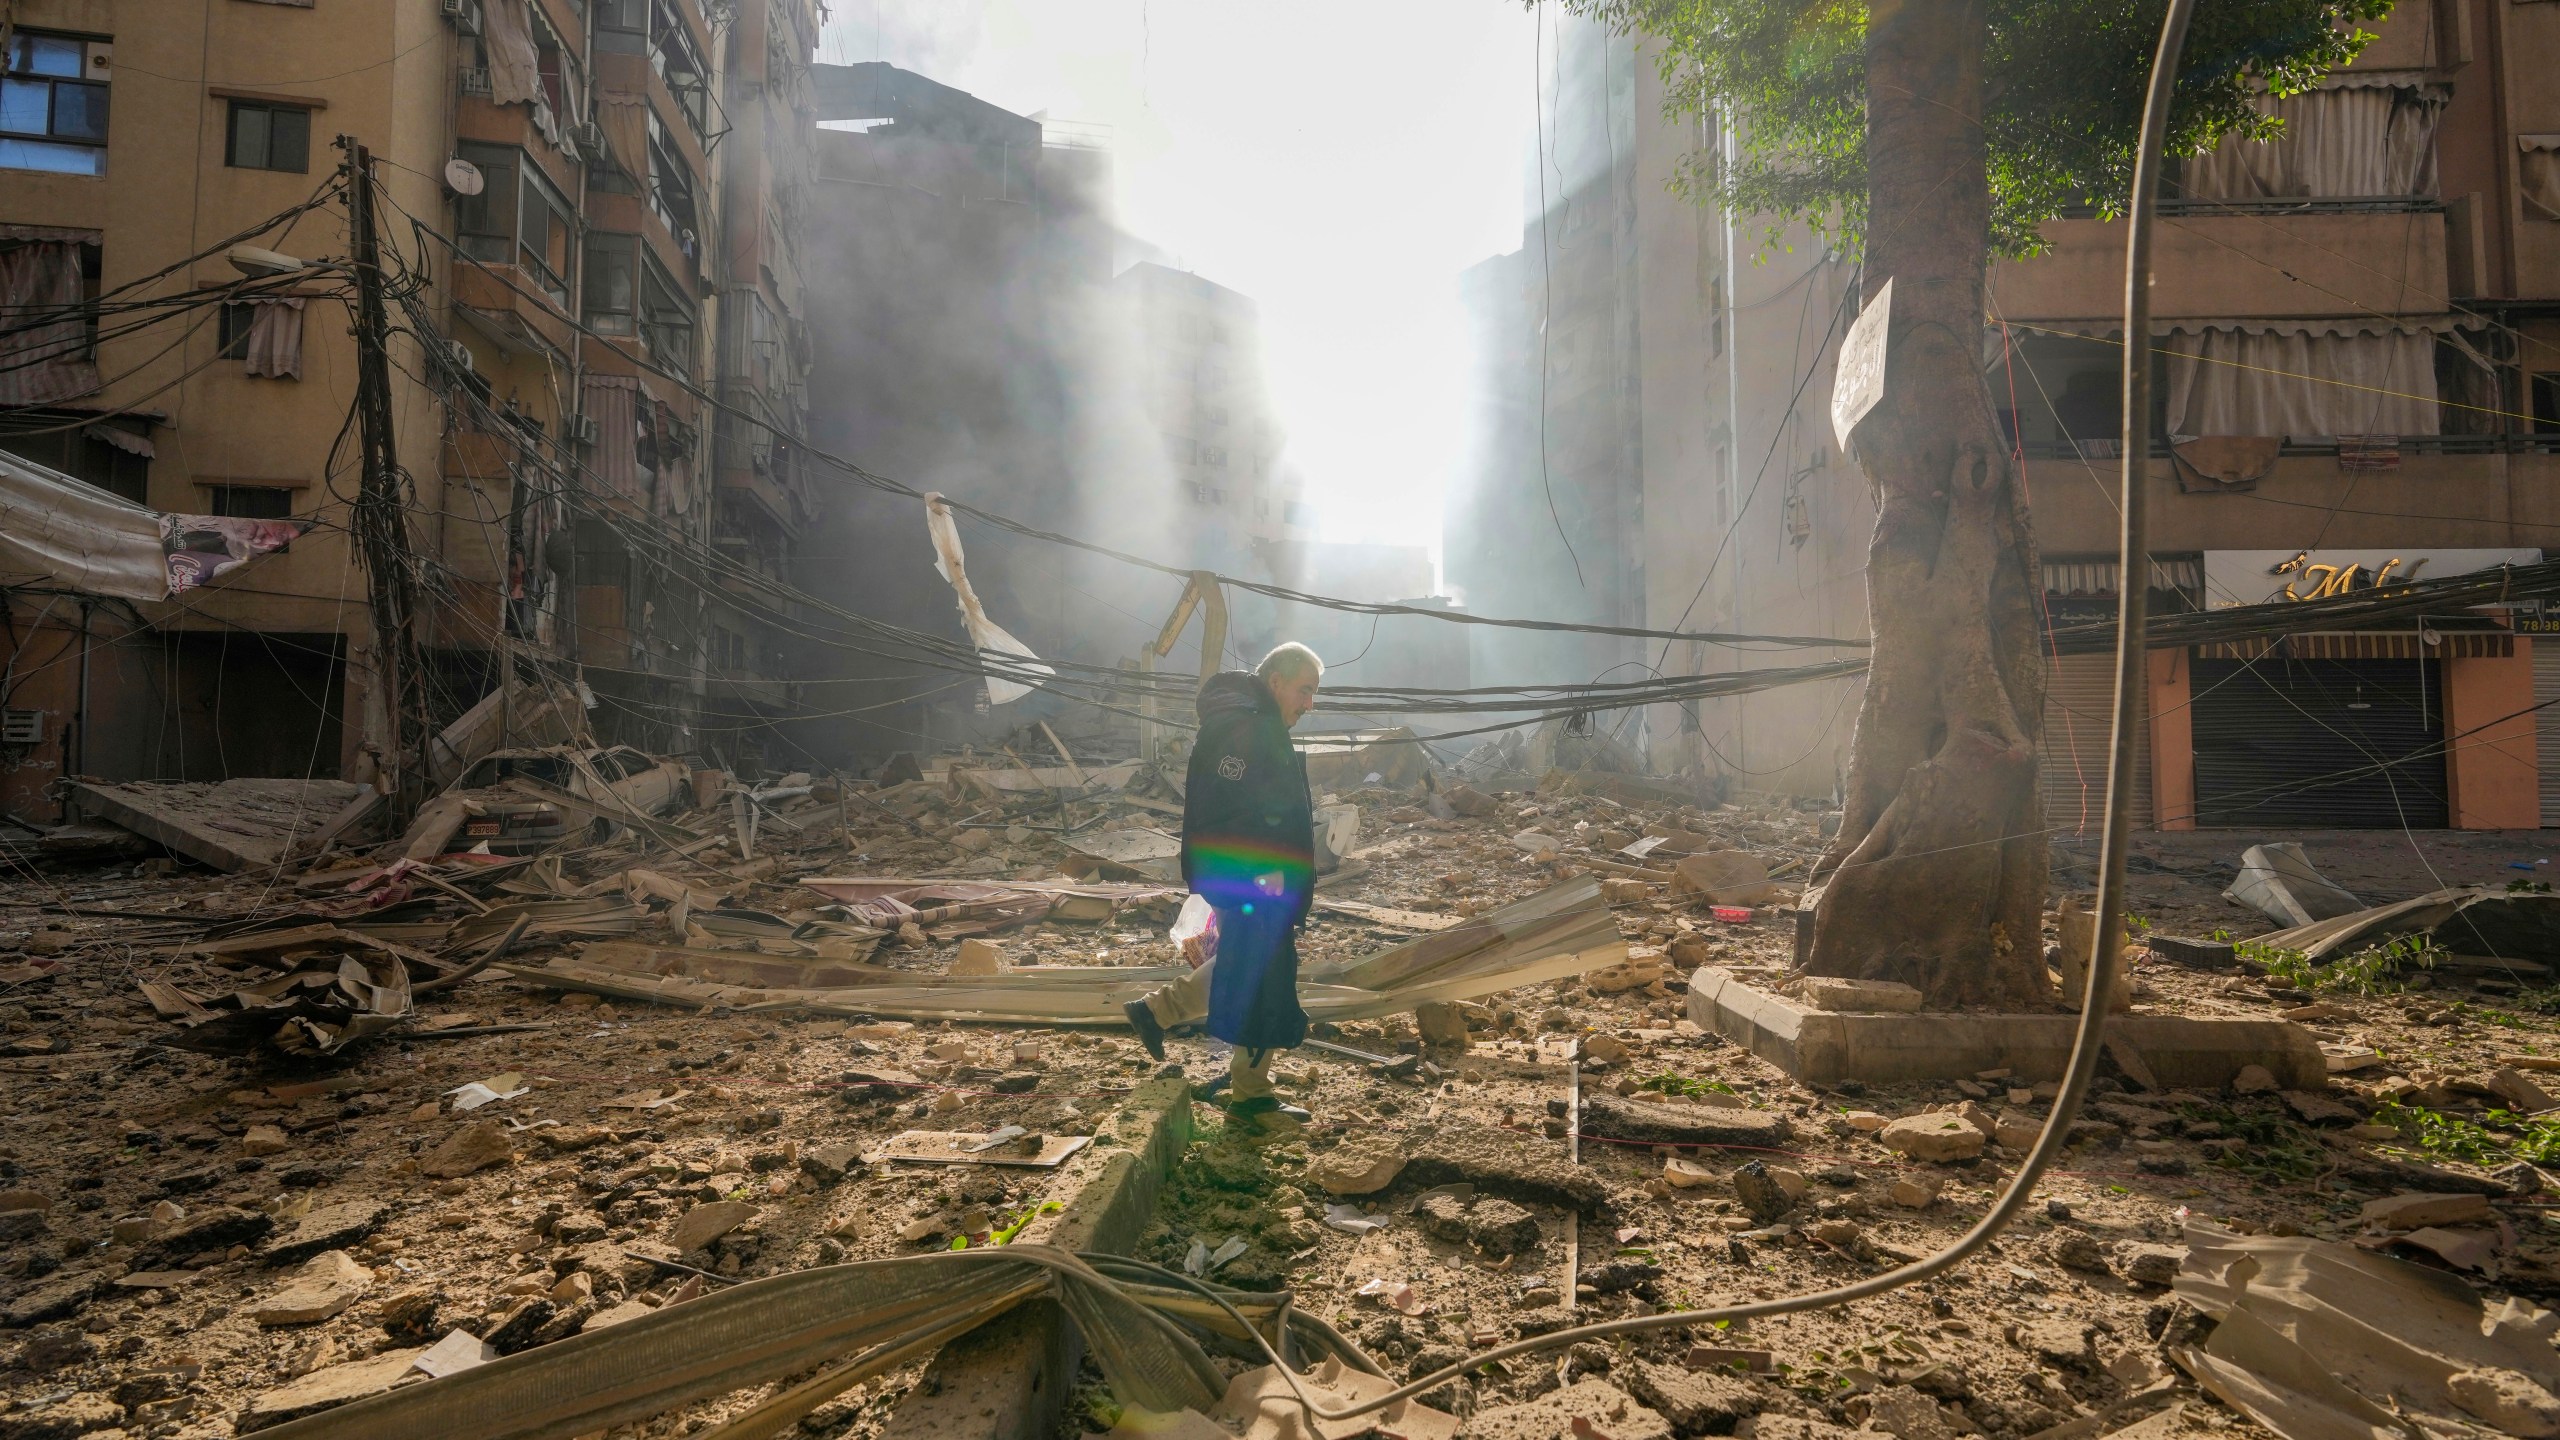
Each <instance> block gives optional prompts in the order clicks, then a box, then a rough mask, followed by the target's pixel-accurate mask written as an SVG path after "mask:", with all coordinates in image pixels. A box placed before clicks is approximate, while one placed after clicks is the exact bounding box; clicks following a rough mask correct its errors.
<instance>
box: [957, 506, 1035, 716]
mask: <svg viewBox="0 0 2560 1440" xmlns="http://www.w3.org/2000/svg"><path fill="white" fill-rule="evenodd" d="M924 523H925V529H926V530H927V531H928V532H930V533H931V534H932V536H933V568H934V569H935V570H938V571H940V572H941V574H942V578H943V579H945V580H948V581H950V582H951V588H952V590H953V591H955V592H956V593H957V594H958V595H959V597H960V620H961V623H962V624H964V625H966V626H967V627H968V629H969V643H970V644H972V645H975V646H977V647H978V649H979V651H980V652H981V653H984V654H990V655H993V656H995V657H996V658H997V659H999V660H1000V661H1002V662H1003V663H1004V665H1005V666H1006V668H1007V669H1010V670H1012V671H1014V672H1015V673H1017V674H1019V673H1025V672H1028V673H1031V674H1036V675H1041V676H1044V677H1047V678H1049V679H1053V680H1054V679H1056V678H1057V674H1058V672H1057V671H1055V670H1052V669H1050V668H1049V667H1048V666H1047V665H1044V664H1042V663H1041V661H1040V657H1039V656H1037V655H1034V654H1032V653H1031V647H1030V646H1028V645H1025V644H1023V643H1022V642H1021V641H1019V640H1016V639H1014V638H1013V636H1011V635H1010V634H1007V633H1006V632H1005V628H1004V627H1003V626H1001V625H998V624H997V623H996V622H994V621H993V620H990V619H988V618H987V608H986V607H985V606H984V605H981V604H979V603H978V592H977V591H976V589H974V588H972V587H971V585H970V584H969V572H968V571H967V570H966V569H965V568H963V565H962V561H961V555H960V527H959V525H958V524H956V523H955V522H954V521H953V520H952V518H951V507H950V506H949V505H948V504H946V503H944V501H943V498H942V497H941V496H940V495H939V494H933V495H927V496H925V497H924ZM1032 689H1033V687H1032V686H1031V685H1029V684H1025V683H1024V682H1022V681H1020V680H1005V679H999V678H997V677H996V676H993V675H990V676H988V677H987V703H988V704H990V705H1005V704H1010V703H1012V702H1013V701H1016V700H1019V699H1021V698H1022V697H1023V696H1025V695H1028V694H1030V693H1031V691H1032Z"/></svg>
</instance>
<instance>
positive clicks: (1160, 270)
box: [1112, 260, 1314, 568]
mask: <svg viewBox="0 0 2560 1440" xmlns="http://www.w3.org/2000/svg"><path fill="white" fill-rule="evenodd" d="M1112 283H1113V285H1114V287H1115V288H1117V289H1118V291H1119V292H1120V295H1121V297H1122V301H1123V303H1124V304H1125V305H1126V306H1127V307H1128V308H1127V313H1128V321H1129V327H1130V330H1131V331H1132V333H1134V334H1135V336H1136V337H1137V344H1138V349H1139V353H1138V358H1137V362H1136V375H1135V379H1136V382H1137V387H1138V394H1139V396H1140V399H1141V402H1142V404H1143V405H1144V407H1145V409H1146V413H1147V415H1148V417H1149V419H1150V420H1151V421H1152V423H1153V424H1154V427H1155V430H1156V433H1157V435H1158V436H1159V437H1160V438H1161V440H1162V442H1163V445H1164V454H1165V459H1166V461H1167V463H1168V464H1169V465H1170V466H1171V474H1172V481H1173V494H1172V495H1171V496H1170V497H1168V498H1169V501H1170V503H1171V504H1172V506H1173V507H1174V508H1175V509H1176V510H1177V511H1179V512H1180V513H1181V514H1182V515H1183V517H1184V519H1185V521H1187V522H1188V526H1189V528H1190V529H1191V531H1192V533H1193V534H1194V535H1195V536H1196V537H1197V539H1198V541H1199V543H1200V544H1201V545H1202V546H1203V547H1205V548H1203V549H1201V550H1200V551H1198V552H1197V553H1198V554H1200V555H1201V556H1203V557H1204V560H1203V563H1212V564H1215V565H1217V566H1219V567H1220V568H1242V567H1243V566H1244V565H1245V564H1246V563H1247V562H1248V561H1249V560H1250V559H1251V558H1252V556H1253V550H1254V546H1255V543H1256V542H1264V543H1265V544H1268V543H1269V542H1274V541H1285V540H1303V539H1306V538H1308V537H1309V536H1311V535H1313V534H1314V529H1313V516H1312V515H1311V514H1310V513H1309V511H1308V508H1307V503H1306V493H1305V486H1304V482H1303V481H1302V480H1301V479H1300V478H1299V477H1298V476H1297V475H1296V474H1294V473H1293V472H1292V471H1291V470H1290V469H1289V468H1288V467H1287V466H1286V465H1285V464H1284V463H1283V462H1282V460H1281V445H1282V440H1283V435H1282V432H1281V429H1280V424H1279V421H1278V419H1277V417H1276V416H1275V415H1274V414H1273V412H1272V406H1271V400H1270V392H1269V390H1268V389H1267V388H1266V385H1265V381H1264V377H1263V373H1262V321H1261V314H1260V312H1259V310H1258V309H1257V308H1256V307H1255V305H1254V303H1253V301H1252V300H1251V299H1249V298H1247V297H1245V296H1243V295H1240V294H1238V293H1237V292H1235V291H1233V290H1230V289H1228V288H1227V287H1226V286H1224V285H1220V284H1218V283H1217V282H1215V281H1212V280H1209V279H1206V278H1204V277H1202V276H1199V275H1194V274H1191V273H1190V272H1188V271H1184V270H1176V269H1173V268H1171V267H1169V266H1166V265H1162V264H1158V263H1157V262H1155V261H1152V260H1142V261H1140V262H1138V263H1137V264H1135V265H1132V266H1130V267H1129V268H1128V269H1126V270H1123V271H1122V272H1120V275H1119V276H1118V278H1117V279H1115V280H1114V281H1113V282H1112Z"/></svg>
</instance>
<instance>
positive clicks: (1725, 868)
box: [1671, 850, 1779, 905]
mask: <svg viewBox="0 0 2560 1440" xmlns="http://www.w3.org/2000/svg"><path fill="white" fill-rule="evenodd" d="M1671 888H1673V889H1674V890H1679V891H1683V892H1685V893H1688V894H1691V895H1695V896H1697V897H1698V898H1700V899H1702V900H1704V901H1706V902H1707V903H1708V904H1710V905H1758V904H1761V903H1763V902H1765V901H1768V900H1774V899H1776V898H1777V896H1778V894H1779V890H1778V887H1777V886H1775V885H1772V884H1770V883H1769V867H1768V866H1766V865H1763V864H1761V863H1760V857H1759V856H1757V855H1754V854H1752V853H1750V852H1749V851H1747V850H1710V851H1708V852H1707V853H1705V854H1703V855H1690V856H1685V857H1683V858H1682V859H1681V860H1680V862H1679V863H1678V864H1676V865H1674V866H1672V867H1671Z"/></svg>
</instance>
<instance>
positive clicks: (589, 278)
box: [579, 235, 640, 335]
mask: <svg viewBox="0 0 2560 1440" xmlns="http://www.w3.org/2000/svg"><path fill="white" fill-rule="evenodd" d="M639 270H640V237H639V236H637V235H589V236H588V237H587V255H586V265H585V268H584V270H583V271H582V272H581V277H580V282H579V299H580V301H581V302H582V305H581V309H582V311H583V313H584V318H585V320H586V323H587V328H588V329H590V330H593V331H595V332H596V333H598V334H600V335H636V334H638V333H639V315H640V304H639V300H640V273H639Z"/></svg>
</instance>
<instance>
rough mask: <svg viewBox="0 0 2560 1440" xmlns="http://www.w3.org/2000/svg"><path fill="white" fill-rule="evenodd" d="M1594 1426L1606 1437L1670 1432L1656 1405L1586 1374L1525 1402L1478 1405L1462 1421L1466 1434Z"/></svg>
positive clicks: (1627, 1439) (1629, 1438)
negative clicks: (1653, 1407) (1650, 1405)
mask: <svg viewBox="0 0 2560 1440" xmlns="http://www.w3.org/2000/svg"><path fill="white" fill-rule="evenodd" d="M1577 1420H1579V1421H1581V1422H1582V1425H1581V1427H1580V1428H1579V1429H1577V1427H1576V1426H1575V1424H1574V1422H1575V1421H1577ZM1595 1431H1596V1432H1597V1433H1598V1434H1600V1435H1605V1436H1607V1437H1608V1440H1671V1433H1672V1432H1671V1425H1670V1423H1669V1422H1668V1421H1666V1420H1665V1419H1664V1418H1663V1417H1662V1415H1661V1413H1660V1412H1659V1411H1655V1410H1650V1409H1647V1408H1646V1407H1645V1406H1644V1405H1642V1404H1641V1403H1639V1402H1638V1401H1637V1400H1636V1398H1635V1397H1634V1396H1632V1395H1630V1394H1628V1393H1627V1392H1626V1391H1624V1390H1621V1389H1619V1388H1618V1387H1617V1386H1615V1385H1612V1384H1610V1383H1609V1382H1608V1381H1606V1380H1593V1379H1589V1378H1585V1379H1581V1380H1576V1381H1574V1382H1573V1383H1572V1384H1570V1385H1567V1386H1565V1387H1564V1388H1562V1389H1560V1390H1550V1391H1548V1392H1547V1393H1546V1394H1544V1395H1541V1396H1539V1397H1538V1398H1537V1399H1535V1400H1531V1401H1529V1402H1528V1403H1527V1404H1524V1405H1499V1406H1495V1407H1493V1408H1491V1409H1486V1410H1478V1411H1477V1412H1476V1413H1475V1417H1474V1418H1473V1419H1471V1420H1469V1421H1468V1422H1467V1435H1468V1437H1469V1440H1561V1437H1568V1436H1574V1437H1579V1436H1584V1435H1589V1434H1591V1433H1592V1432H1595Z"/></svg>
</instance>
